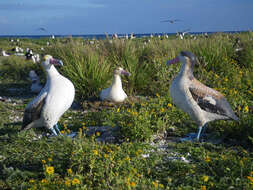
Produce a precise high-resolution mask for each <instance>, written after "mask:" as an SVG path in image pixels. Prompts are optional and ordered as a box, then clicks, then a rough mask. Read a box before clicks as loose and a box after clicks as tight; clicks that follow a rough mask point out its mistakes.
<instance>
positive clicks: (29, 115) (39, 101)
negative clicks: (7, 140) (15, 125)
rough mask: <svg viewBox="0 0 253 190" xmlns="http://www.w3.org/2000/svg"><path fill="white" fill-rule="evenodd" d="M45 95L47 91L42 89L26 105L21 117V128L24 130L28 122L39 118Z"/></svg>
mask: <svg viewBox="0 0 253 190" xmlns="http://www.w3.org/2000/svg"><path fill="white" fill-rule="evenodd" d="M46 97H47V91H46V90H45V89H44V90H42V91H41V93H40V94H39V95H38V96H37V97H36V98H35V99H34V100H33V101H31V102H30V103H29V104H28V105H27V107H26V109H25V113H24V117H23V124H22V128H21V130H26V129H27V128H26V127H27V126H28V125H29V124H30V123H32V122H33V121H35V120H38V119H39V118H40V114H41V110H42V108H43V105H44V104H45V100H46Z"/></svg>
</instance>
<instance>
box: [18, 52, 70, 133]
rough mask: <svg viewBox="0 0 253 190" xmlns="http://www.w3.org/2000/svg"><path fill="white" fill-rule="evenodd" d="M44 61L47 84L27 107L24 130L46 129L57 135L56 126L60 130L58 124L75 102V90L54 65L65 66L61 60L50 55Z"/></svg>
mask: <svg viewBox="0 0 253 190" xmlns="http://www.w3.org/2000/svg"><path fill="white" fill-rule="evenodd" d="M44 59H45V61H44V62H43V63H42V66H43V68H44V69H45V70H46V73H47V82H46V85H45V87H44V88H43V89H42V90H41V92H40V93H39V95H38V96H37V97H36V98H35V99H34V100H33V101H31V102H30V103H29V104H28V105H27V107H26V109H25V114H24V118H23V126H22V130H26V129H29V128H32V127H46V128H48V129H50V130H51V131H52V132H53V133H54V134H55V135H57V133H56V131H55V129H54V126H55V127H56V129H57V130H58V127H57V122H58V120H59V119H60V117H61V116H62V115H63V114H64V112H65V111H67V110H68V109H69V108H70V106H71V104H72V102H73V100H74V96H75V88H74V85H73V84H72V82H71V81H70V80H69V79H67V78H66V77H64V76H62V75H61V74H60V73H58V71H57V70H56V68H55V67H54V65H63V64H62V62H61V61H60V60H56V59H54V58H53V57H52V56H50V55H46V56H45V57H44ZM58 132H59V130H58Z"/></svg>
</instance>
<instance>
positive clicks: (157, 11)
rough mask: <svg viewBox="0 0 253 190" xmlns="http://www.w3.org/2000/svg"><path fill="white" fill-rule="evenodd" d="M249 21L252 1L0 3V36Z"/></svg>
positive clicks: (225, 26)
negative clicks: (164, 21) (171, 22)
mask: <svg viewBox="0 0 253 190" xmlns="http://www.w3.org/2000/svg"><path fill="white" fill-rule="evenodd" d="M167 19H180V20H181V21H180V22H177V23H174V24H170V23H163V22H161V21H162V20H167ZM252 19H253V0H128V1H127V0H43V1H38V0H5V1H4V0H1V1H0V35H42V34H45V35H46V34H62V35H69V34H104V33H105V32H107V33H110V34H111V33H122V34H125V33H131V32H134V33H156V32H177V31H183V30H185V29H190V30H191V31H192V32H206V31H234V30H252V29H253V21H252ZM40 27H43V28H45V29H47V31H46V32H45V31H41V30H38V28H40Z"/></svg>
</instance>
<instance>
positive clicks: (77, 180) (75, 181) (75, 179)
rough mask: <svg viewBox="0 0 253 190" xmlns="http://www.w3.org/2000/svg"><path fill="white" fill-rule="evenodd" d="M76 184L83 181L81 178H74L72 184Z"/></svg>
mask: <svg viewBox="0 0 253 190" xmlns="http://www.w3.org/2000/svg"><path fill="white" fill-rule="evenodd" d="M76 184H79V185H80V184H81V182H80V181H79V179H77V178H74V179H73V180H72V185H76Z"/></svg>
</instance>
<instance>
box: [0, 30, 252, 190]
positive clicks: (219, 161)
mask: <svg viewBox="0 0 253 190" xmlns="http://www.w3.org/2000/svg"><path fill="white" fill-rule="evenodd" d="M237 37H240V39H241V43H240V44H239V45H238V46H240V47H242V50H241V51H239V52H236V51H235V49H236V48H238V47H235V46H233V45H234V42H235V39H236V38H237ZM252 38H253V33H251V32H248V33H241V34H223V33H221V34H214V35H211V36H209V38H204V37H201V36H197V39H196V40H194V39H191V38H190V37H188V38H186V39H184V40H179V39H177V38H175V37H172V38H170V39H159V38H152V39H134V40H127V41H125V40H122V39H116V40H109V39H106V40H83V39H79V38H62V39H56V40H52V39H39V40H28V39H21V40H20V42H19V44H17V45H19V46H21V47H22V48H26V47H29V48H33V49H34V51H35V52H38V53H43V54H51V55H53V56H55V57H57V58H60V59H62V60H63V62H64V67H62V68H58V70H59V71H60V72H61V73H62V74H63V75H64V76H66V77H68V78H69V79H70V80H71V81H72V82H73V83H74V85H75V88H76V99H75V102H77V103H79V104H80V105H81V108H80V109H78V110H73V109H71V110H69V111H67V112H66V113H65V114H64V116H63V117H62V118H61V120H60V122H59V123H60V126H61V129H62V132H63V133H68V132H69V130H74V131H78V132H79V134H78V137H76V138H75V139H73V140H72V139H70V138H68V137H57V138H47V137H44V136H43V137H41V138H39V137H40V136H39V135H40V134H41V133H43V132H44V131H45V130H43V129H41V130H40V129H38V130H33V129H32V130H30V131H28V132H27V133H20V132H19V130H20V128H21V124H22V115H23V110H24V108H25V105H26V104H27V103H28V102H29V101H30V100H31V99H32V98H33V97H34V95H32V94H30V92H29V86H30V84H31V83H30V81H29V80H28V79H27V77H28V72H29V70H31V69H34V70H36V71H37V73H38V74H39V75H40V76H41V78H42V81H43V82H45V73H44V72H43V71H42V69H41V66H40V65H39V64H34V63H32V62H29V61H26V60H25V59H24V58H22V57H17V56H14V55H12V56H10V57H0V96H1V97H4V98H5V99H6V98H11V100H10V101H6V100H5V101H0V189H202V190H204V189H252V188H253V162H252V158H253V152H252V150H253V149H252V147H253V115H252V114H253V113H252V106H253V89H252V86H253V72H252V71H253V66H252V65H253V40H252ZM48 40H50V44H51V45H50V46H48V47H47V46H46V43H47V41H48ZM91 41H92V42H91ZM15 45H16V44H11V43H10V42H9V40H8V39H0V48H2V49H5V50H8V49H11V48H13V46H15ZM41 46H43V47H44V48H45V51H42V50H41V49H40V48H41ZM181 50H188V51H192V52H193V53H194V54H195V55H196V56H197V57H198V59H199V62H200V65H199V66H198V67H196V68H195V71H194V74H195V77H196V78H198V79H199V80H200V81H201V82H203V83H205V84H206V85H208V86H210V87H213V88H215V89H217V90H219V91H220V92H222V93H223V94H224V95H225V96H226V98H227V99H228V101H229V102H230V104H231V106H232V108H233V110H234V111H235V113H236V114H237V115H238V116H239V118H240V122H229V121H216V122H212V123H209V124H208V127H207V134H208V140H207V141H206V142H203V143H197V142H194V143H192V142H178V141H177V139H178V138H179V137H183V136H185V135H186V134H187V133H189V132H196V131H197V126H196V125H195V123H194V122H193V121H192V120H191V119H190V118H189V117H188V115H187V114H185V113H184V112H182V111H181V110H179V109H178V108H176V107H175V106H174V105H173V104H172V101H171V99H170V96H169V90H168V89H169V86H170V83H171V80H172V79H173V77H174V76H175V75H176V74H177V72H178V71H179V68H180V65H173V66H171V67H167V66H166V64H165V63H166V61H167V60H168V59H170V58H174V57H175V56H176V55H177V54H178V53H179V52H180V51H181ZM117 65H120V66H122V67H123V68H124V69H126V70H128V71H129V72H131V74H132V75H131V76H130V77H128V78H126V77H123V78H122V80H123V87H124V89H125V91H126V93H127V94H128V95H129V96H130V98H129V100H127V101H126V102H125V103H124V104H117V105H114V104H110V105H109V106H104V104H103V103H101V102H99V101H94V99H96V97H98V94H99V92H100V90H101V89H103V88H106V87H108V86H109V85H110V83H111V80H112V70H113V68H115V67H116V66H117ZM89 126H113V127H117V126H118V127H120V131H119V132H118V133H117V137H118V139H119V141H118V142H117V143H98V142H96V138H97V137H99V136H100V135H101V134H100V133H96V134H94V135H93V136H89V137H88V136H86V135H85V132H86V131H87V130H88V129H89ZM159 138H160V140H159ZM157 139H158V140H157ZM162 140H163V142H164V141H165V143H164V144H163V146H164V147H163V149H161V147H159V146H157V145H154V144H155V143H156V142H157V143H158V144H159V143H160V142H162Z"/></svg>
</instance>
